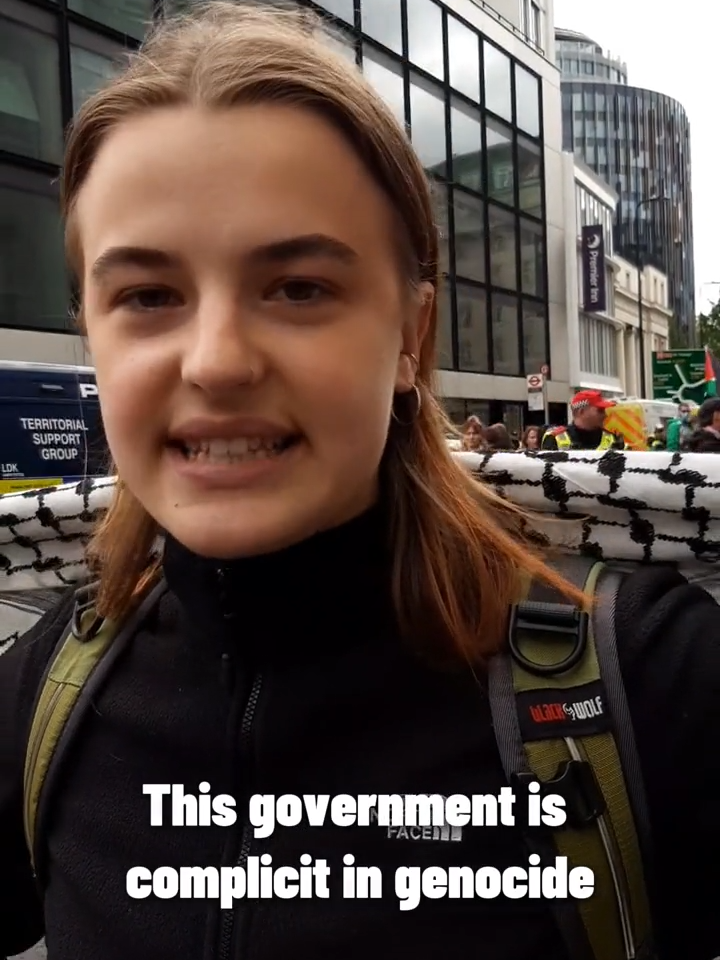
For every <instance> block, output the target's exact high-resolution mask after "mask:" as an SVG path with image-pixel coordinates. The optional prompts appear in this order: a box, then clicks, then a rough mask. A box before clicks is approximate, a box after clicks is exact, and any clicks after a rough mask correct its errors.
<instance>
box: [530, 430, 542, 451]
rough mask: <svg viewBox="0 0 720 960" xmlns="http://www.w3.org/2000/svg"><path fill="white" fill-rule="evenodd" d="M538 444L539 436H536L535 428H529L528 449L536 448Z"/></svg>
mask: <svg viewBox="0 0 720 960" xmlns="http://www.w3.org/2000/svg"><path fill="white" fill-rule="evenodd" d="M539 446H540V437H539V436H538V432H537V430H531V431H530V433H528V435H527V447H528V450H537V448H538V447H539Z"/></svg>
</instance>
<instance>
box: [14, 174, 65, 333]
mask: <svg viewBox="0 0 720 960" xmlns="http://www.w3.org/2000/svg"><path fill="white" fill-rule="evenodd" d="M69 295H70V291H69V284H68V277H67V272H66V270H65V257H64V253H63V240H62V226H61V222H60V211H59V206H58V201H57V198H55V197H54V196H52V194H51V186H50V180H49V178H48V177H43V176H40V175H38V174H35V173H31V172H30V171H21V170H15V169H10V168H2V167H0V326H4V327H24V328H27V329H35V330H56V331H57V330H67V329H69V326H70V322H69V319H68V303H69Z"/></svg>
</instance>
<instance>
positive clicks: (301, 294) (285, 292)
mask: <svg viewBox="0 0 720 960" xmlns="http://www.w3.org/2000/svg"><path fill="white" fill-rule="evenodd" d="M328 293H329V291H328V290H327V288H326V287H323V286H322V285H321V284H319V283H316V282H315V281H313V280H286V281H285V282H284V283H282V284H281V285H280V286H279V287H278V288H277V289H276V290H275V291H274V293H273V297H272V298H274V299H276V300H287V301H288V302H289V303H295V304H305V303H315V302H316V301H318V300H322V299H323V298H324V297H325V296H327V295H328ZM272 298H271V299H272Z"/></svg>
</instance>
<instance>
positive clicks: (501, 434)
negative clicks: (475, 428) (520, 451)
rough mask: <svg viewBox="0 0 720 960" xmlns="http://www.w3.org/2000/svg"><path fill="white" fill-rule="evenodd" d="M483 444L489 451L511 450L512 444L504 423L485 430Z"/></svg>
mask: <svg viewBox="0 0 720 960" xmlns="http://www.w3.org/2000/svg"><path fill="white" fill-rule="evenodd" d="M485 442H486V443H487V445H488V446H489V447H490V449H491V450H512V449H513V442H512V440H511V439H510V434H509V433H508V431H507V427H506V426H505V424H504V423H494V424H493V425H492V426H491V427H486V428H485Z"/></svg>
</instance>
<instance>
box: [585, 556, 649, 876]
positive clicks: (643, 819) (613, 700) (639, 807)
mask: <svg viewBox="0 0 720 960" xmlns="http://www.w3.org/2000/svg"><path fill="white" fill-rule="evenodd" d="M623 579H624V574H623V573H621V572H619V571H613V570H607V569H605V570H603V572H602V574H601V575H600V577H599V579H598V583H597V586H596V589H595V596H596V597H597V611H596V613H595V616H594V617H593V634H594V637H595V650H596V653H597V658H598V662H599V664H600V674H601V676H602V679H603V684H604V687H605V696H606V700H607V703H608V707H609V710H610V716H611V718H612V722H613V730H614V735H615V745H616V747H617V751H618V754H619V755H620V763H621V765H622V770H623V776H624V778H625V788H626V790H627V793H628V799H629V801H630V808H631V810H632V814H633V820H634V821H635V831H636V833H637V836H638V843H639V845H640V852H641V855H642V860H643V868H644V869H643V872H644V875H645V883H646V885H647V887H648V889H649V890H651V889H652V876H653V870H652V861H653V849H652V838H651V835H650V817H649V814H648V804H647V796H646V793H645V784H644V781H643V776H642V768H641V765H640V757H639V755H638V751H637V745H636V743H635V734H634V732H633V725H632V718H631V715H630V708H629V706H628V701H627V695H626V693H625V684H624V681H623V676H622V672H621V670H620V658H619V656H618V649H617V635H616V632H615V612H616V609H617V598H618V594H619V591H620V586H621V585H622V582H623Z"/></svg>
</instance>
